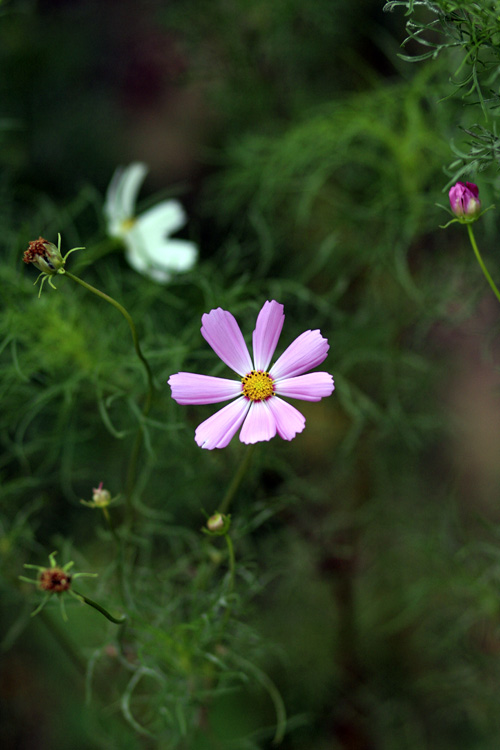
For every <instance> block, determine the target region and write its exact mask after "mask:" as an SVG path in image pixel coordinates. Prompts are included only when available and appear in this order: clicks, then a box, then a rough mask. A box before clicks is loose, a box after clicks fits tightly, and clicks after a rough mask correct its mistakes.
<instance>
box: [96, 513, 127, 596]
mask: <svg viewBox="0 0 500 750" xmlns="http://www.w3.org/2000/svg"><path fill="white" fill-rule="evenodd" d="M102 512H103V514H104V518H105V519H106V521H107V524H108V528H109V530H110V531H111V534H112V535H113V539H114V540H115V544H116V549H117V552H118V558H117V569H118V581H119V584H120V593H121V598H122V602H123V606H124V607H128V608H129V609H132V608H133V600H132V596H131V593H130V588H129V585H128V581H127V576H126V574H125V549H124V546H125V545H124V541H123V539H122V537H121V536H120V535H119V534H118V532H117V531H116V529H115V527H114V525H113V523H112V521H111V515H110V513H109V510H108V509H107V508H106V507H103V508H102Z"/></svg>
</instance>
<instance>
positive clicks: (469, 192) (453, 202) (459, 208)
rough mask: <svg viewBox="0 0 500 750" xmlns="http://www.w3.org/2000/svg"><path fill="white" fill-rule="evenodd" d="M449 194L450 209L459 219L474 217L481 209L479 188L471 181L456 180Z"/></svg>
mask: <svg viewBox="0 0 500 750" xmlns="http://www.w3.org/2000/svg"><path fill="white" fill-rule="evenodd" d="M449 196H450V206H451V210H452V211H453V213H454V214H455V216H457V217H458V218H459V219H461V218H466V219H474V218H476V217H477V215H478V214H479V212H480V211H481V201H480V200H479V197H478V196H479V188H478V186H477V185H474V183H473V182H457V183H456V185H453V187H452V188H451V189H450V192H449Z"/></svg>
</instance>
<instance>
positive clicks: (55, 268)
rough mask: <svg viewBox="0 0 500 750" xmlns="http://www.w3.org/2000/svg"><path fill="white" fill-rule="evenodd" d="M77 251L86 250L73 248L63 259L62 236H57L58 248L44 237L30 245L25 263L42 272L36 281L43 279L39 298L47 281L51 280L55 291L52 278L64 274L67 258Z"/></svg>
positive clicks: (25, 255) (26, 252)
mask: <svg viewBox="0 0 500 750" xmlns="http://www.w3.org/2000/svg"><path fill="white" fill-rule="evenodd" d="M75 250H84V248H83V247H73V248H72V249H71V250H68V252H67V253H66V255H65V256H64V257H63V256H62V255H61V235H60V234H58V235H57V247H56V246H55V245H54V243H53V242H49V241H48V240H44V238H43V237H39V238H38V239H37V240H33V241H32V242H30V243H29V245H28V249H27V250H26V251H25V253H24V255H23V260H24V262H25V263H33V265H34V266H35V267H36V268H38V270H39V271H41V273H40V275H39V276H38V278H37V279H36V281H35V284H36V282H37V281H38V279H39V278H40V277H41V278H42V282H41V284H40V291H39V292H38V296H40V294H41V293H42V289H43V285H44V283H45V281H46V279H48V280H49V284H50V286H51V287H52V289H55V288H56V287H55V286H54V283H53V281H52V276H55V274H57V273H64V265H65V263H66V258H67V257H68V255H70V254H71V253H74V252H75Z"/></svg>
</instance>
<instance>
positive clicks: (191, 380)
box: [168, 372, 241, 404]
mask: <svg viewBox="0 0 500 750" xmlns="http://www.w3.org/2000/svg"><path fill="white" fill-rule="evenodd" d="M168 384H169V386H170V388H171V389H172V398H173V399H175V401H177V403H178V404H217V403H219V402H220V401H227V400H228V399H230V398H234V397H235V396H239V395H241V383H240V382H239V381H238V380H228V379H227V378H214V377H211V376H210V375H197V374H195V373H194V372H178V373H176V374H175V375H171V376H170V378H169V381H168Z"/></svg>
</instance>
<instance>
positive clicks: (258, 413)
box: [240, 401, 276, 445]
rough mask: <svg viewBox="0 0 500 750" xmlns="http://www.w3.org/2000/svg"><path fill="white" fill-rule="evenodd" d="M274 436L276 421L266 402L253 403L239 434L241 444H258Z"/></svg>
mask: <svg viewBox="0 0 500 750" xmlns="http://www.w3.org/2000/svg"><path fill="white" fill-rule="evenodd" d="M275 435H276V420H275V418H274V416H273V413H272V411H271V409H269V407H268V405H267V401H254V402H253V403H252V404H251V406H250V410H249V412H248V414H247V418H246V419H245V421H244V422H243V427H242V428H241V432H240V440H241V442H242V443H246V444H247V445H248V444H249V443H260V442H261V441H262V440H271V438H273V437H274V436H275Z"/></svg>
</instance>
